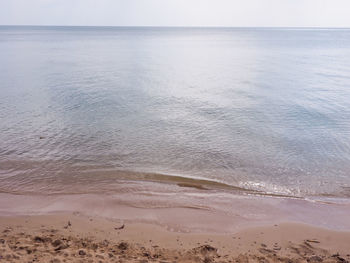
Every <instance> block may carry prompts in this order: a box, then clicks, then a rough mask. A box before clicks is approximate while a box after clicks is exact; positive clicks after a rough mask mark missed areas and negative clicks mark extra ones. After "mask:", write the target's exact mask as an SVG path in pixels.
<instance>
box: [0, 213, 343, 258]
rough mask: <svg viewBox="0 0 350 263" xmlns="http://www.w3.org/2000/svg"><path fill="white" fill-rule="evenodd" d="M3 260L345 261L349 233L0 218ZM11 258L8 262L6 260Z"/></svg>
mask: <svg viewBox="0 0 350 263" xmlns="http://www.w3.org/2000/svg"><path fill="white" fill-rule="evenodd" d="M0 233H1V238H0V251H1V253H0V255H1V256H0V262H8V261H10V262H32V261H33V260H34V261H36V262H53V263H59V262H242V263H243V262H306V261H307V262H347V261H349V260H350V251H349V248H350V246H349V244H350V232H337V231H333V230H327V229H323V228H318V227H314V226H310V225H305V224H300V223H292V222H289V223H282V224H268V225H266V226H259V227H248V228H245V229H241V230H239V231H237V232H235V233H227V234H213V233H211V234H208V233H181V232H176V231H169V230H168V229H166V228H164V227H162V226H159V225H154V224H147V223H125V222H122V221H120V220H111V219H105V218H97V217H92V216H87V215H83V214H79V213H65V214H53V215H40V216H8V217H4V216H2V217H0ZM6 260H7V261H6Z"/></svg>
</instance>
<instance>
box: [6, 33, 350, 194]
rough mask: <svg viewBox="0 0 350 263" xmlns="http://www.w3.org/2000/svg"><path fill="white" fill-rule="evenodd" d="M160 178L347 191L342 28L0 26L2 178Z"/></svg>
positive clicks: (92, 185) (270, 189) (82, 181)
mask: <svg viewBox="0 0 350 263" xmlns="http://www.w3.org/2000/svg"><path fill="white" fill-rule="evenodd" d="M157 181H159V182H161V183H162V184H163V183H175V184H178V185H180V186H184V185H185V186H188V185H187V184H189V185H194V186H196V187H197V188H202V187H203V188H210V186H214V187H216V188H221V187H222V188H223V189H226V190H227V189H231V190H232V191H235V190H236V191H238V190H239V191H242V192H245V191H248V192H249V191H256V193H262V194H277V195H287V196H294V197H331V198H342V199H347V198H349V197H350V30H348V29H293V28H289V29H283V28H279V29H268V28H265V29H257V28H245V29H243V28H117V27H5V26H2V27H0V191H1V192H6V193H16V194H21V193H23V194H24V193H31V194H52V193H77V192H83V193H104V192H108V193H118V192H123V191H124V192H125V191H133V190H134V189H135V187H136V186H137V187H139V188H140V189H142V187H143V186H144V185H147V186H148V185H149V184H150V183H152V182H157ZM135 185H136V186H135ZM164 185H166V184H164ZM131 186H133V187H131ZM200 191H201V190H200Z"/></svg>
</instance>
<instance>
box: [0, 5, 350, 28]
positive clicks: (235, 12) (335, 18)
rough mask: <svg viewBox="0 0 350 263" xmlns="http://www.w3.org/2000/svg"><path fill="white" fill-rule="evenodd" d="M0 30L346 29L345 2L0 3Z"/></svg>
mask: <svg viewBox="0 0 350 263" xmlns="http://www.w3.org/2000/svg"><path fill="white" fill-rule="evenodd" d="M0 24H2V25H28V24H29V25H111V26H128V25H129V26H138V25H140V26H323V27H350V0H0Z"/></svg>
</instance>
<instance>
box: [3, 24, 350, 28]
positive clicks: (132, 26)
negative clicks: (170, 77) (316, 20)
mask: <svg viewBox="0 0 350 263" xmlns="http://www.w3.org/2000/svg"><path fill="white" fill-rule="evenodd" d="M0 27H95V28H96V27H104V28H106V27H111V28H261V29H264V28H266V29H273V28H276V29H278V28H287V29H288V28H289V29H350V26H349V27H347V26H345V27H340V26H333V27H329V26H208V25H206V26H180V25H177V26H175V25H172V26H155V25H47V24H46V25H20V24H18V25H17V24H16V25H15V24H11V25H6V24H4V25H0Z"/></svg>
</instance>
